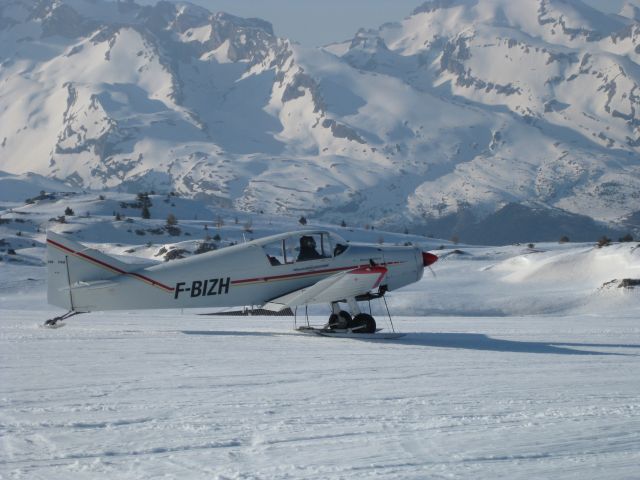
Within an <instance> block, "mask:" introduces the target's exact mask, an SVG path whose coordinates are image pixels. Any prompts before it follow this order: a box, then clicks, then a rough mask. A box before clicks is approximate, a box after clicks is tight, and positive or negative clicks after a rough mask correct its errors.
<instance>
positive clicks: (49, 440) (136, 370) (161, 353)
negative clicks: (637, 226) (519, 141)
mask: <svg viewBox="0 0 640 480" xmlns="http://www.w3.org/2000/svg"><path fill="white" fill-rule="evenodd" d="M94 197H96V196H95V195H93V194H86V195H74V196H67V197H62V198H58V199H55V200H42V201H36V202H35V203H34V204H32V205H28V206H20V205H18V203H16V204H15V205H14V209H13V211H12V212H8V211H5V212H4V214H3V215H2V218H4V219H5V220H7V219H11V222H8V223H6V222H5V223H3V224H1V225H0V237H2V238H4V239H5V241H6V242H8V244H9V245H11V246H12V247H13V248H14V249H15V255H13V254H7V253H6V252H5V253H3V255H2V261H1V262H0V478H1V479H3V480H4V479H14V478H15V479H18V478H28V479H47V480H49V479H65V480H67V479H88V478H118V479H127V478H131V479H147V478H149V479H150V478H175V479H185V478H220V479H227V478H244V479H253V478H276V479H284V478H296V479H297V478H314V479H315V478H336V479H337V478H397V479H418V478H419V479H422V478H509V479H514V478H527V479H528V478H556V479H557V478H579V479H584V478H608V479H623V478H637V476H638V466H639V465H640V375H638V372H639V371H640V322H639V318H640V291H638V290H634V289H626V288H619V287H618V284H619V282H614V283H612V284H610V285H608V286H604V285H605V284H606V283H607V282H610V281H611V280H614V279H618V280H619V279H623V278H631V279H638V278H640V248H637V244H636V243H626V244H614V245H611V246H607V247H604V248H597V247H595V246H594V245H587V244H571V243H566V244H562V245H560V244H539V245H535V246H533V248H531V247H530V246H525V245H512V246H505V247H473V246H464V245H459V246H452V245H451V244H449V243H448V242H442V241H440V240H435V239H426V238H422V239H420V238H419V237H411V236H403V235H398V234H396V235H395V236H394V235H390V234H387V233H385V232H377V231H370V230H357V229H353V230H351V229H348V228H346V229H344V228H342V229H341V228H334V230H336V231H337V232H339V233H341V234H343V235H345V236H351V237H352V238H353V239H358V240H367V239H368V240H370V241H376V239H377V238H379V237H385V241H387V242H388V241H394V242H398V243H402V242H403V241H413V242H416V243H419V242H422V243H421V244H422V245H423V246H424V248H432V249H434V248H435V250H434V251H435V252H436V253H438V254H439V255H440V260H439V262H437V263H436V264H435V265H434V271H435V272H436V275H437V276H436V277H434V276H432V275H431V274H430V273H429V272H426V273H425V276H424V278H423V280H422V281H421V282H419V283H417V284H414V285H412V286H409V287H408V288H406V289H404V290H400V291H397V292H392V294H390V295H389V297H388V301H389V306H390V308H391V311H392V313H393V314H394V324H395V327H396V328H397V329H399V330H400V331H402V332H404V333H406V334H407V335H406V336H405V337H403V338H401V339H397V340H386V341H358V340H351V339H327V338H320V337H311V336H305V335H303V334H298V333H296V332H295V331H294V330H293V326H294V325H293V324H294V319H293V318H292V317H230V316H203V315H199V313H204V312H202V311H195V312H193V311H184V312H182V311H159V312H158V311H141V312H117V313H101V312H96V313H91V314H87V315H82V316H78V317H74V318H72V319H70V320H68V321H67V325H66V326H65V327H64V328H61V329H56V330H49V329H43V328H40V327H39V325H40V324H41V323H42V322H43V321H44V320H45V319H46V318H49V317H51V316H53V315H56V314H58V313H61V312H60V311H59V310H56V309H54V308H52V307H50V306H48V305H47V304H46V298H45V268H44V263H43V261H42V260H43V253H44V248H42V240H43V235H44V234H43V231H44V228H45V227H46V226H47V225H48V226H50V227H51V226H53V228H56V229H57V230H59V231H70V232H73V235H74V236H76V237H81V239H82V240H83V241H87V242H89V243H91V244H92V245H94V246H95V245H98V246H101V247H102V248H104V249H105V250H106V251H108V252H110V253H118V254H125V253H126V252H127V251H132V250H133V252H134V254H136V255H142V256H146V257H150V258H154V255H155V254H154V252H156V251H157V250H158V249H159V248H161V246H163V245H165V244H168V243H167V242H172V243H173V244H180V245H182V246H187V245H190V244H191V243H194V242H197V241H200V239H199V237H198V236H200V235H202V234H203V232H202V229H203V223H204V222H208V225H209V228H210V230H209V233H210V234H211V235H213V234H215V233H216V232H219V233H220V236H221V240H220V241H219V243H220V244H221V245H220V246H222V245H224V244H225V242H228V241H232V240H234V239H235V240H239V239H241V238H242V234H245V235H249V233H248V232H245V231H244V230H245V229H244V228H243V227H242V225H243V224H245V223H246V221H247V217H242V216H241V217H240V218H239V220H238V224H236V222H235V220H233V218H232V217H230V215H231V213H230V212H224V211H218V213H216V212H214V211H210V210H207V209H206V208H205V207H204V206H203V205H199V204H197V202H193V201H190V200H184V199H179V198H171V199H170V201H169V203H165V202H164V201H163V200H162V198H161V197H158V198H156V197H154V198H152V200H153V207H152V208H151V212H152V219H150V220H141V219H138V218H137V217H135V215H133V213H134V210H135V209H130V208H128V209H125V210H126V212H123V213H125V217H126V218H132V221H131V222H127V221H124V220H123V221H119V222H116V221H112V220H111V214H112V210H113V209H114V208H115V209H117V210H120V204H119V202H121V201H125V202H126V201H131V200H132V196H128V197H127V196H126V195H124V194H112V193H107V194H106V198H105V199H103V200H100V199H96V198H94ZM171 203H173V206H172V205H171ZM66 206H70V208H72V209H73V210H75V212H76V213H79V212H83V211H84V210H85V208H86V209H88V210H90V211H91V215H90V216H88V217H84V216H83V217H81V218H79V217H77V216H71V217H68V219H67V221H68V222H69V223H65V224H57V223H56V222H48V218H50V217H55V216H57V215H60V214H62V210H63V209H64V208H65V207H66ZM169 211H173V212H175V213H177V214H178V217H179V218H180V221H179V226H180V227H181V229H182V233H181V235H180V236H177V237H174V236H169V235H168V234H166V233H162V234H150V233H147V234H145V235H144V236H140V235H138V234H136V233H135V230H136V229H140V228H147V229H153V228H158V226H159V225H160V224H161V223H162V218H163V217H164V216H165V215H166V213H167V212H169ZM240 215H242V214H240ZM194 216H197V218H199V220H198V219H193V218H194ZM218 216H222V217H224V219H225V221H224V225H223V226H221V227H220V228H216V227H214V226H213V225H212V220H211V219H216V218H217V217H218ZM185 218H188V219H189V220H183V219H185ZM204 218H207V219H208V220H204ZM16 219H20V220H24V221H23V222H16ZM154 219H155V220H154ZM145 222H146V223H145ZM154 222H155V223H154ZM287 222H288V223H287ZM296 227H299V225H296V223H295V219H293V220H292V219H289V220H287V219H278V218H276V217H270V216H266V215H265V216H258V217H254V218H253V225H252V230H254V232H253V233H252V234H251V235H254V236H260V235H262V234H266V233H271V232H272V231H273V230H278V229H280V230H286V229H293V228H296ZM18 229H20V230H19V231H20V235H17V230H18ZM185 232H191V235H190V237H188V238H184V233H185ZM196 237H198V238H196ZM116 242H117V243H116ZM142 242H148V243H142ZM163 242H164V243H163ZM190 242H191V243H190ZM441 244H442V246H443V248H442V249H439V248H438V247H439V246H440V245H441ZM34 245H35V246H34ZM456 248H457V249H456ZM326 310H327V308H326V307H322V306H320V307H315V308H314V309H312V310H311V312H312V314H313V316H312V317H311V318H310V320H311V322H312V323H314V324H320V323H323V322H324V321H325V316H324V315H325V314H326ZM373 311H374V314H375V315H376V317H377V318H378V323H379V326H381V327H384V328H385V329H388V328H389V325H388V324H387V322H386V320H385V317H384V315H383V314H382V312H383V311H382V309H381V305H377V304H374V305H373ZM297 322H298V323H303V322H305V319H304V318H302V317H300V316H299V317H298V319H297Z"/></svg>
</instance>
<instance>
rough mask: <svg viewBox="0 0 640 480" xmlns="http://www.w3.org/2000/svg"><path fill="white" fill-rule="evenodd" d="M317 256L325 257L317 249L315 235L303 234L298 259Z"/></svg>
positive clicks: (315, 257)
mask: <svg viewBox="0 0 640 480" xmlns="http://www.w3.org/2000/svg"><path fill="white" fill-rule="evenodd" d="M317 258H324V257H323V256H322V255H320V254H319V253H318V251H317V250H316V241H315V240H314V239H313V237H310V236H308V235H303V236H302V237H300V254H299V255H298V261H299V262H301V261H305V260H315V259H317Z"/></svg>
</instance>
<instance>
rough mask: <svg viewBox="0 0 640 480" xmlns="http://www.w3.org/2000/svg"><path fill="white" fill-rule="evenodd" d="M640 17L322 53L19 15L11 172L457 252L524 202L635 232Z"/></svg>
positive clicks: (440, 2) (426, 7)
mask: <svg viewBox="0 0 640 480" xmlns="http://www.w3.org/2000/svg"><path fill="white" fill-rule="evenodd" d="M636 13H637V6H636V5H635V4H632V3H629V4H628V5H626V6H625V7H624V8H623V10H622V11H621V13H620V15H615V16H610V15H605V14H603V13H601V12H599V11H596V10H594V9H592V8H590V7H588V6H586V5H585V4H583V3H582V2H580V1H579V0H521V1H518V2H513V1H509V0H483V1H482V2H478V1H473V0H434V1H428V2H426V3H424V4H422V5H421V6H419V7H418V8H416V9H415V11H414V12H413V13H412V14H411V15H410V16H409V17H407V18H406V19H405V20H404V21H402V22H400V23H395V24H386V25H383V26H381V27H380V28H379V29H377V30H361V31H359V32H358V33H357V34H356V36H355V37H354V38H353V39H352V40H350V41H347V42H343V43H337V44H332V45H329V46H327V47H325V48H323V49H308V48H302V47H300V46H298V45H295V44H293V43H291V42H290V41H288V40H286V39H281V38H278V37H276V36H275V35H274V31H273V28H272V26H271V25H270V24H269V23H267V22H265V21H262V20H258V19H241V18H237V17H234V16H231V15H228V14H224V13H215V14H214V13H211V12H209V11H207V10H205V9H203V8H201V7H196V6H194V5H191V4H187V3H180V4H174V3H169V2H159V3H157V4H156V5H153V6H141V5H137V4H136V3H134V2H132V1H121V2H109V1H103V0H42V1H35V0H9V1H5V2H3V3H2V5H0V42H1V43H0V44H1V45H2V48H1V49H0V85H1V86H0V112H2V121H1V122H0V170H4V171H7V172H9V173H12V174H21V173H25V172H34V173H37V174H40V175H44V176H47V177H54V178H56V179H59V180H63V181H65V182H67V183H68V184H71V185H75V186H76V187H81V188H89V189H104V188H110V189H113V188H118V189H124V190H126V191H133V192H135V191H139V190H141V189H148V190H151V189H153V190H156V191H159V192H162V191H165V192H166V191H171V190H173V191H176V192H178V193H180V194H182V195H186V196H193V197H196V198H202V199H207V200H209V201H212V202H213V203H215V204H217V205H220V206H224V207H233V208H237V209H241V210H246V211H260V210H262V211H265V212H268V213H278V214H291V215H299V214H300V213H304V214H306V215H312V216H314V217H316V218H320V219H324V220H328V221H334V222H335V221H340V220H342V219H345V220H346V221H347V222H349V223H358V224H362V225H364V224H367V223H368V224H375V225H378V226H386V227H388V228H404V227H405V226H407V227H410V228H411V229H412V230H414V231H420V232H422V233H434V234H440V235H449V234H455V233H460V232H461V231H464V229H458V230H456V228H455V225H459V226H460V225H461V222H462V220H464V219H468V221H469V222H471V223H472V224H473V226H474V228H476V229H481V227H482V225H483V224H482V222H483V221H484V219H485V218H486V217H487V216H490V215H494V214H496V212H498V211H501V209H504V208H505V207H506V206H508V205H510V204H516V205H521V206H523V208H528V209H531V211H532V212H539V211H541V210H543V211H548V212H550V213H549V217H550V218H551V217H554V215H555V213H554V212H558V211H562V212H563V214H564V215H567V216H570V215H571V214H575V215H578V216H580V217H579V218H583V216H588V217H591V218H593V219H595V220H597V221H602V222H608V223H611V222H622V221H623V220H624V219H627V222H628V221H629V220H628V219H633V218H636V217H635V216H634V215H633V214H634V212H636V211H639V210H640V194H639V193H638V192H639V191H640V166H639V165H638V162H637V158H638V153H639V152H640V128H639V122H638V116H637V114H636V109H637V108H638V106H639V103H640V92H639V91H638V83H639V82H640V68H639V66H638V61H639V59H640V24H639V23H638V22H637V17H636ZM536 215H538V213H536ZM533 216H534V214H533V213H532V215H531V217H532V218H533ZM554 218H555V217H554ZM588 220H589V221H591V220H590V219H588ZM563 223H564V222H563V221H559V222H558V223H555V224H553V225H556V226H557V229H558V230H557V235H554V238H553V239H557V238H559V236H560V235H561V234H563V233H564V232H563V231H562V225H563ZM438 225H440V226H441V227H438V228H436V226H438ZM451 225H453V226H454V227H451ZM633 225H634V224H632V225H631V226H633ZM467 227H468V225H467ZM585 232H586V230H585ZM577 235H579V232H578V233H577ZM585 235H586V233H585ZM589 235H591V233H589ZM555 237H557V238H555ZM463 239H464V238H463ZM539 239H540V238H532V240H539ZM576 239H577V238H576ZM490 241H496V238H494V239H493V240H490Z"/></svg>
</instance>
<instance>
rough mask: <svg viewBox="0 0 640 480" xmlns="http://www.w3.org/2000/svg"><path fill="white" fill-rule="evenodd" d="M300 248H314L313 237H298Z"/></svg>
mask: <svg viewBox="0 0 640 480" xmlns="http://www.w3.org/2000/svg"><path fill="white" fill-rule="evenodd" d="M300 248H302V249H305V250H306V249H311V248H314V249H315V248H316V241H315V240H314V239H313V237H309V236H307V235H305V236H303V237H300Z"/></svg>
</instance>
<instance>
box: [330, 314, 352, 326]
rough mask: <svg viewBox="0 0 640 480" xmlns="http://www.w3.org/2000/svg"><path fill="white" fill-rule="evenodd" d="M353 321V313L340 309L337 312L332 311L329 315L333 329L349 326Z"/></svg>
mask: <svg viewBox="0 0 640 480" xmlns="http://www.w3.org/2000/svg"><path fill="white" fill-rule="evenodd" d="M352 322H353V319H352V318H351V315H349V312H345V311H344V310H340V312H338V313H337V314H335V313H332V314H331V316H330V317H329V328H330V329H332V330H334V329H336V328H340V329H344V328H349V325H351V323H352Z"/></svg>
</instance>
